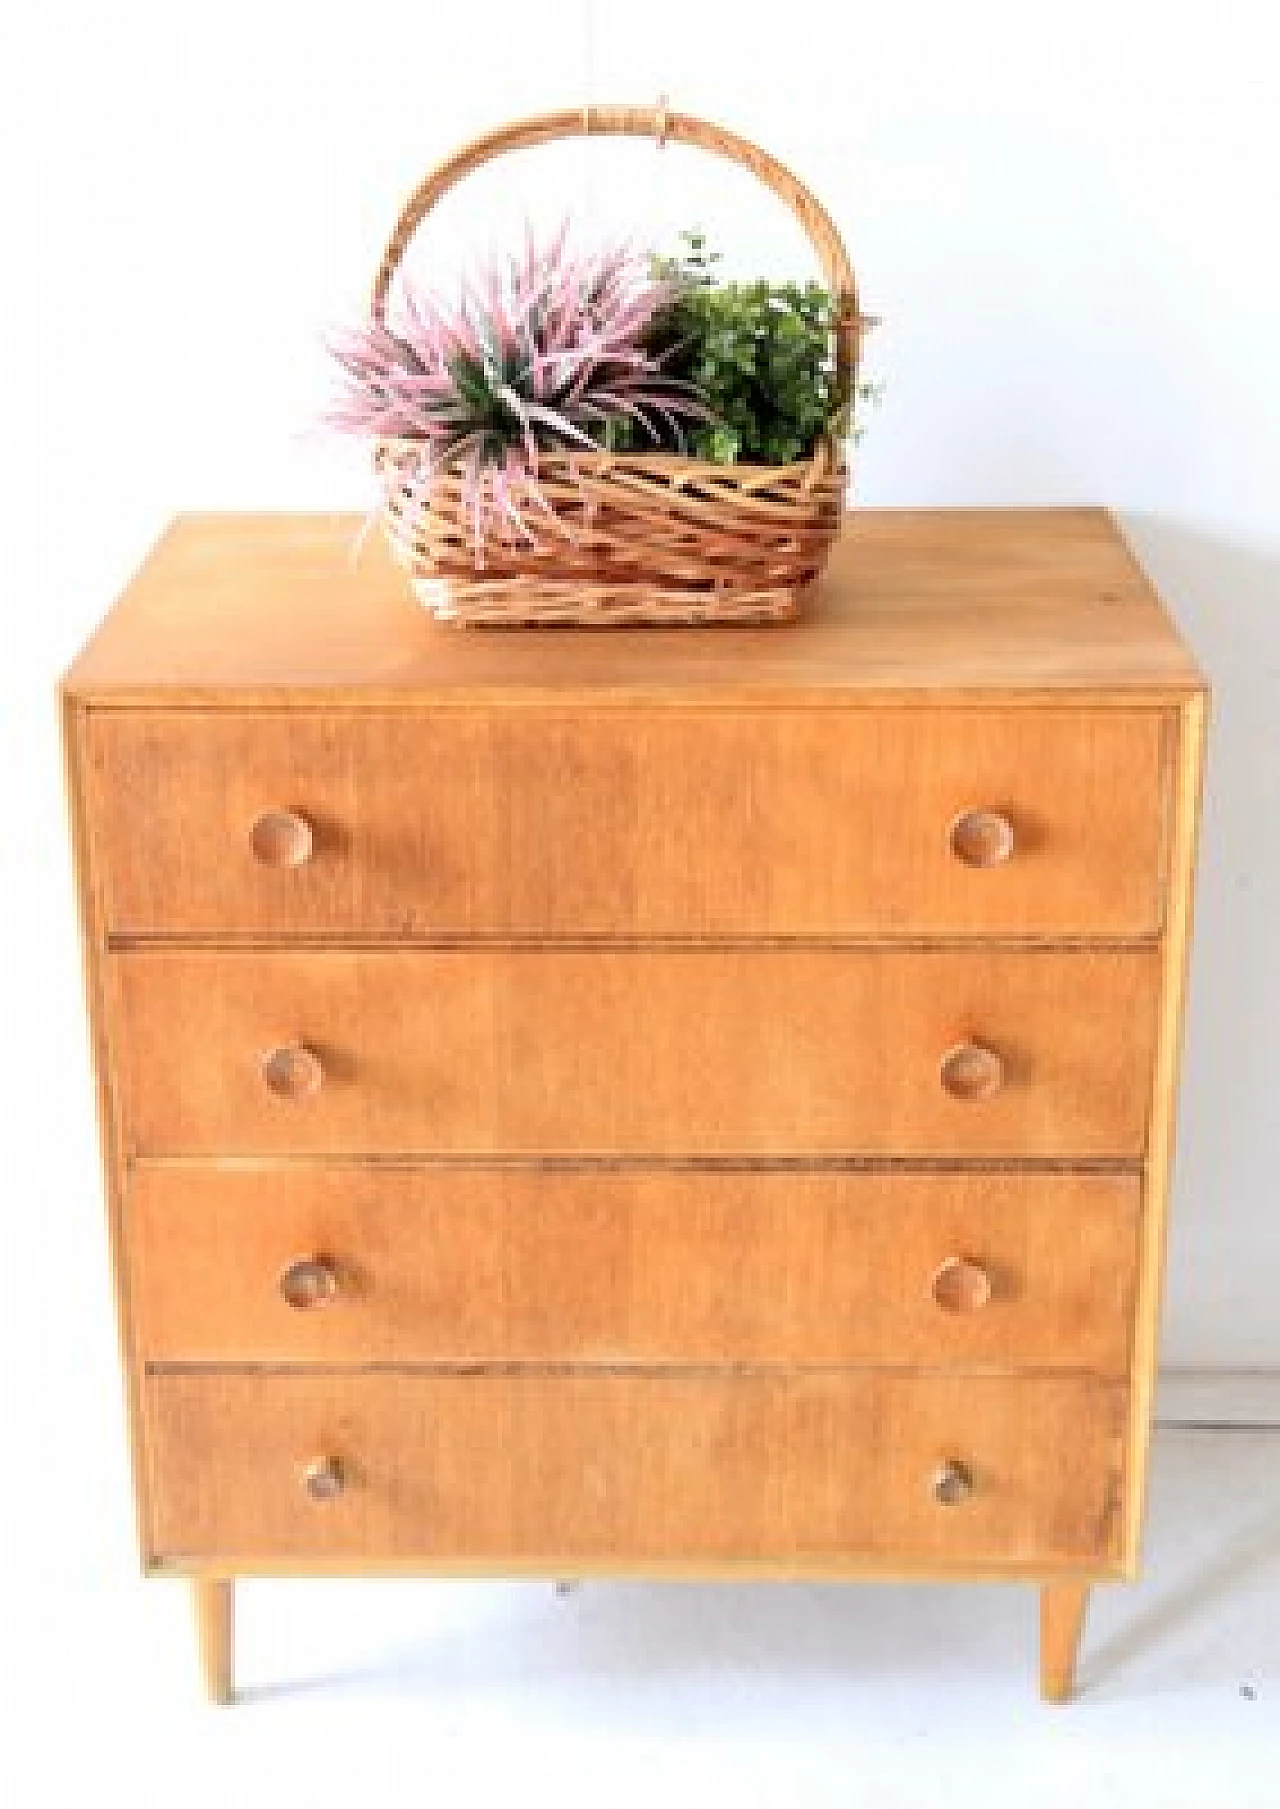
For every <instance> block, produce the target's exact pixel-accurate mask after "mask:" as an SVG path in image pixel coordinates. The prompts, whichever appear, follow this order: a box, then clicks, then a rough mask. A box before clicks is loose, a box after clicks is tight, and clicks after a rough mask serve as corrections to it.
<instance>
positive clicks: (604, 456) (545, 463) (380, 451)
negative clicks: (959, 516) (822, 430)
mask: <svg viewBox="0 0 1280 1809" xmlns="http://www.w3.org/2000/svg"><path fill="white" fill-rule="evenodd" d="M424 447H425V442H424V441H423V440H419V439H414V438H412V437H411V436H398V435H394V434H389V435H382V436H380V437H379V438H378V439H377V440H375V441H374V465H375V468H377V469H379V470H380V469H381V467H382V466H383V464H384V463H388V462H390V463H395V462H397V460H398V457H400V456H404V455H411V456H413V457H415V458H417V457H420V456H421V454H422V451H423V449H424ZM637 466H639V467H640V468H641V469H642V470H646V471H653V472H655V473H657V474H659V475H661V476H664V477H670V476H673V475H675V474H677V473H679V472H682V471H684V472H695V471H696V472H699V473H703V472H705V473H708V474H714V475H716V476H718V477H720V478H721V479H722V480H734V479H736V480H737V481H739V482H751V483H763V482H765V481H767V480H768V479H769V478H770V477H783V476H785V475H787V474H789V473H792V472H796V471H800V470H803V469H804V468H805V467H811V468H812V467H816V468H818V469H819V470H824V469H825V470H829V471H830V472H831V473H832V475H833V476H835V475H839V474H841V473H846V474H847V472H848V470H849V460H848V458H847V456H846V453H845V449H844V447H843V445H842V444H841V443H840V442H839V441H837V440H835V439H833V438H832V437H831V436H830V435H824V436H823V438H822V439H821V440H819V441H818V443H817V445H816V446H815V447H814V449H813V451H812V452H811V453H809V454H807V455H806V457H804V458H802V459H792V460H790V461H789V463H787V464H785V465H757V464H755V463H753V462H751V461H749V460H746V459H742V460H738V461H735V462H734V463H732V464H726V463H725V462H724V460H722V459H699V458H693V457H691V456H688V455H686V454H684V453H679V452H608V451H606V450H605V448H604V447H603V446H600V447H592V448H591V450H590V451H588V450H587V448H586V447H583V448H581V449H578V448H576V447H553V448H550V449H549V450H546V451H544V450H542V449H541V448H540V449H539V452H538V470H539V472H542V471H544V470H549V471H550V472H551V473H552V474H558V473H560V472H564V473H567V474H572V473H573V472H575V471H583V472H590V473H591V474H592V475H593V476H597V475H598V476H603V475H605V474H606V473H608V472H609V471H613V470H616V469H619V468H624V469H634V468H635V467H637ZM459 472H460V467H459V466H458V465H457V464H456V463H455V462H454V460H452V459H446V460H445V461H444V462H443V464H441V465H439V466H437V468H436V471H435V473H434V475H435V476H437V477H445V476H456V475H458V474H459Z"/></svg>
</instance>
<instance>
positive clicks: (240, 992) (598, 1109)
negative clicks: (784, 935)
mask: <svg viewBox="0 0 1280 1809" xmlns="http://www.w3.org/2000/svg"><path fill="white" fill-rule="evenodd" d="M109 969H110V974H109V978H110V984H111V988H112V991H113V993H114V997H115V1005H116V1010H115V1020H116V1023H117V1025H118V1031H119V1034H118V1038H117V1041H116V1056H117V1061H118V1063H119V1069H120V1082H121V1098H122V1103H123V1120H124V1134H125V1142H126V1147H127V1148H128V1149H129V1150H131V1151H132V1152H134V1153H139V1154H216V1153H266V1152H287V1153H324V1152H370V1153H378V1152H382V1153H396V1152H426V1153H442V1154H486V1153H491V1152H496V1153H502V1154H509V1155H541V1154H556V1153H567V1154H605V1155H610V1154H620V1155H645V1154H652V1155H670V1156H681V1155H700V1154H705V1155H777V1156H803V1155H827V1154H830V1155H838V1154H885V1155H960V1156H963V1155H973V1156H978V1155H986V1156H996V1155H1010V1156H1019V1155H1022V1156H1037V1155H1040V1156H1060V1157H1070V1156H1113V1157H1134V1156H1137V1155H1138V1154H1140V1152H1141V1150H1142V1147H1143V1141H1144V1136H1145V1125H1146V1115H1147V1106H1148V1098H1149V1092H1150V1083H1151V1059H1152V1049H1153V1042H1154V1034H1155V1024H1156V1002H1157V995H1158V988H1159V978H1160V963H1159V950H1158V949H1157V948H1156V947H1155V946H1154V945H1144V946H1141V947H1133V948H1126V949H1092V950H1079V949H1076V950H1051V949H1026V948H1022V949H1010V948H993V947H986V946H971V947H960V948H947V949H912V948H903V949H886V948H883V947H881V948H859V949H843V950H842V949H813V948H802V949H798V948H784V947H776V946H775V947H769V948H755V949H737V950H735V949H691V948H690V949H605V948H597V949H593V950H581V949H565V948H561V949H555V948H541V949H537V948H503V949H492V950H478V949H452V950H425V949H417V950H405V949H390V948H387V949H361V950H345V951H343V950H274V951H269V950H260V949H257V950H234V949H233V950H227V949H220V950H186V951H175V950H169V949H164V950H162V949H156V948H150V949H129V950H122V951H117V952H116V953H115V954H114V955H112V956H111V957H110V958H109ZM968 1043H973V1044H975V1045H977V1044H980V1045H982V1046H983V1047H985V1048H987V1049H988V1050H989V1051H990V1055H989V1057H984V1056H982V1055H981V1054H977V1055H974V1056H973V1057H972V1059H969V1058H956V1057H955V1056H954V1054H952V1053H950V1052H953V1051H954V1050H955V1049H957V1048H963V1047H964V1046H966V1044H968Z"/></svg>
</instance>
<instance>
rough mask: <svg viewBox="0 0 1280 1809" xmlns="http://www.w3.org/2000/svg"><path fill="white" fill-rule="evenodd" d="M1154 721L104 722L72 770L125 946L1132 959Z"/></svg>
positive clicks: (250, 716) (1154, 879)
mask: <svg viewBox="0 0 1280 1809" xmlns="http://www.w3.org/2000/svg"><path fill="white" fill-rule="evenodd" d="M1164 724H1165V718H1164V717H1163V716H1162V715H1161V714H1160V713H1159V712H1158V711H1154V710H1151V711H1145V710H1111V709H1108V710H1088V709H1070V708H1058V709H1043V710H1040V709H1036V710H1029V709H1005V710H999V709H996V710H991V709H987V710H982V709H963V708H955V709H945V708H927V709H910V708H903V709H881V710H865V709H855V710H843V709H834V710H833V709H819V710H805V711H801V710H786V709H776V710H775V709H769V710H764V709H762V710H756V711H705V710H704V711H701V712H697V711H689V710H681V709H673V708H671V707H669V706H664V707H656V708H653V709H634V708H631V709H613V710H596V711H594V712H592V711H589V710H588V711H585V712H584V711H576V712H574V713H573V714H569V713H566V712H552V711H548V710H541V709H516V710H505V711H502V710H495V711H488V712H485V711H477V710H460V709H454V710H443V711H436V712H434V713H430V712H426V711H421V712H405V711H402V712H390V713H381V714H379V713H369V712H355V711H349V712H344V711H331V712H327V713H325V714H323V715H322V714H318V713H310V712H305V711H300V712H283V711H275V712H273V711H263V712H242V711H204V710H201V711H165V710H137V711H134V710H124V711H106V712H104V711H98V712H94V713H91V714H90V717H89V720H88V724H87V729H86V737H87V740H86V752H87V761H86V766H87V785H88V791H89V803H90V815H91V817H92V819H93V822H94V825H95V832H94V842H95V851H96V853H97V857H98V861H99V866H100V869H101V872H102V874H103V892H104V897H105V909H106V916H107V922H108V926H109V927H110V928H111V929H112V930H114V931H116V932H120V933H127V934H137V935H147V934H157V933H175V934H177V933H201V934H209V935H222V934H226V933H233V934H234V933H243V934H259V935H260V934H281V935H284V934H298V935H311V936H316V935H326V936H327V935H339V934H342V933H344V932H346V933H351V934H359V933H364V934H370V935H388V936H391V935H394V936H412V935H421V936H436V935H443V936H465V935H472V934H485V933H492V934H502V935H511V934H516V935H519V934H529V935H543V936H560V935H566V936H573V935H601V936H607V935H611V934H621V935H644V936H670V937H678V938H697V937H700V936H703V937H705V936H712V935H714V936H734V935H743V936H750V935H811V936H838V935H845V934H848V935H858V934H864V933H868V932H884V933H893V932H896V931H903V932H910V931H920V932H927V933H935V932H939V933H945V932H949V931H950V932H958V933H959V932H966V931H1008V932H1010V933H1017V934H1037V933H1045V934H1049V933H1058V934H1078V935H1082V936H1105V935H1136V934H1142V933H1148V932H1151V931H1153V930H1155V929H1156V928H1157V927H1158V925H1159V921H1160V914H1161V903H1160V894H1161V863H1162V838H1163V834H1164V827H1163V826H1164V801H1165V796H1166V791H1167V786H1166V780H1165V754H1164V744H1165V732H1164ZM975 811H985V812H989V813H990V812H996V813H1000V814H1002V815H1003V816H1004V817H1005V818H1006V819H1007V822H1008V825H1009V829H1010V831H1011V834H1012V844H1011V847H1006V846H1005V845H1004V843H1003V842H1002V841H1001V839H1000V835H999V832H998V831H996V833H995V835H994V839H993V838H992V836H991V835H990V834H989V835H988V836H987V838H986V839H984V838H983V836H982V835H981V834H979V833H975V832H974V828H973V825H972V823H971V822H970V823H969V825H968V827H967V828H966V829H964V830H961V831H959V832H957V834H956V835H955V836H954V838H953V835H952V826H953V824H955V823H956V820H957V819H958V818H960V817H962V816H963V815H964V813H971V812H975ZM281 813H293V814H294V815H295V816H296V817H298V818H299V819H301V825H300V826H299V825H295V826H294V829H293V833H292V836H291V835H290V832H289V825H288V824H287V823H281V822H279V821H278V820H277V819H278V818H279V816H280V814H281ZM980 827H981V826H980V825H979V828H980ZM988 827H989V828H990V826H988ZM1001 855H1007V858H999V857H1000V856H1001ZM984 861H987V862H989V863H990V864H987V865H983V864H982V863H983V862H984Z"/></svg>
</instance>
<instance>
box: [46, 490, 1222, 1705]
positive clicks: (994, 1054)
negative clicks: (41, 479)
mask: <svg viewBox="0 0 1280 1809" xmlns="http://www.w3.org/2000/svg"><path fill="white" fill-rule="evenodd" d="M356 525H357V524H356V523H355V522H354V521H353V520H352V519H350V518H344V517H287V516H279V517H267V516H262V517H254V516H226V517H188V518H183V519H181V520H179V521H178V522H177V523H176V524H175V525H174V526H173V527H172V528H171V529H170V531H169V532H168V533H167V535H166V536H165V538H164V539H163V541H162V542H161V543H160V545H159V547H158V548H157V550H156V551H155V553H154V554H153V556H152V558H151V559H150V561H149V562H148V563H147V565H146V566H145V567H144V568H143V570H142V572H141V573H140V575H139V576H138V578H137V579H136V580H135V581H134V583H133V584H132V585H131V586H130V588H129V590H128V592H127V593H126V595H125V596H124V598H123V599H122V600H121V601H120V603H118V604H117V606H116V608H115V609H114V610H113V611H112V613H111V615H110V616H109V617H108V619H107V621H106V622H105V623H104V625H103V627H102V628H101V629H100V630H99V632H98V633H97V635H96V636H95V637H94V639H93V640H92V641H91V643H90V644H89V646H88V648H87V649H86V650H85V652H84V653H83V654H82V655H81V656H80V658H79V660H78V661H77V662H76V664H75V665H74V666H73V668H72V670H71V672H70V674H69V675H68V677H67V680H66V682H65V686H64V698H63V702H64V719H65V733H66V747H67V755H68V769H69V784H70V796H71V803H72V814H73V825H74V835H75V843H76V850H77V856H78V867H79V875H80V888H81V901H82V908H83V922H84V932H85V947H86V951H87V965H88V978H89V999H90V1008H91V1016H92V1025H93V1039H94V1049H95V1059H96V1065H97V1074H98V1083H99V1096H100V1109H101V1129H102V1137H103V1144H104V1149H105V1158H106V1174H107V1188H108V1195H109V1202H110V1221H111V1232H112V1248H113V1260H114V1265H115V1281H116V1290H117V1299H118V1306H119V1315H120V1323H121V1329H122V1339H123V1345H124V1354H125V1361H126V1367H127V1373H128V1380H129V1397H130V1418H131V1424H132V1434H133V1445H134V1463H135V1475H136V1483H137V1498H138V1508H139V1524H140V1535H141V1543H142V1549H143V1553H144V1556H145V1562H146V1566H147V1568H148V1570H151V1571H155V1572H163V1573H170V1572H181V1573H187V1574H189V1575H191V1576H192V1577H193V1578H194V1580H195V1595H196V1603H197V1609H198V1624H199V1629H200V1633H201V1646H202V1651H203V1654H204V1661H205V1667H206V1672H207V1676H208V1680H209V1684H210V1687H211V1689H212V1690H213V1692H214V1693H215V1695H218V1696H222V1697H225V1696H226V1695H228V1694H229V1693H230V1688H231V1609H232V1586H233V1585H232V1579H233V1578H234V1577H235V1576H236V1575H237V1574H241V1573H245V1572H259V1571H265V1572H272V1571H315V1572H320V1571H340V1570H364V1569H372V1568H376V1567H379V1566H389V1567H406V1568H408V1567H413V1568H419V1569H423V1570H428V1571H430V1570H438V1571H442V1572H445V1571H448V1572H457V1571H462V1570H466V1571H475V1572H494V1573H536V1572H545V1573H546V1574H548V1575H550V1576H565V1575H576V1574H585V1573H593V1572H594V1573H600V1572H614V1571H617V1572H626V1571H630V1572H644V1573H650V1574H670V1575H692V1574H702V1573H706V1574H721V1575H745V1576H755V1575H767V1574H775V1575H777V1574H797V1575H798V1574H809V1575H829V1576H832V1577H873V1576H877V1575H893V1576H916V1575H918V1576H921V1577H929V1576H937V1577H961V1578H965V1577H972V1578H986V1579H991V1578H1008V1579H1018V1580H1022V1581H1025V1582H1028V1583H1033V1584H1035V1585H1037V1586H1038V1587H1039V1588H1040V1589H1041V1592H1042V1594H1041V1603H1042V1614H1041V1627H1042V1661H1041V1670H1042V1684H1043V1688H1044V1690H1045V1693H1046V1694H1047V1695H1049V1696H1051V1697H1055V1698H1057V1697H1061V1696H1063V1695H1065V1694H1066V1693H1068V1691H1069V1689H1070V1687H1071V1677H1072V1670H1073V1664H1074V1655H1075V1647H1076V1643H1077V1639H1078V1635H1079V1630H1080V1625H1081V1619H1082V1615H1083V1611H1084V1603H1085V1594H1086V1590H1087V1588H1088V1586H1089V1585H1090V1584H1091V1583H1093V1582H1098V1581H1102V1580H1104V1579H1108V1578H1119V1577H1125V1576H1130V1575H1132V1574H1133V1571H1134V1567H1135V1565H1136V1562H1137V1556H1138V1545H1139V1530H1140V1522H1141V1517H1142V1505H1143V1480H1144V1473H1145V1467H1146V1450H1147V1436H1148V1421H1149V1415H1150V1408H1151V1395H1152V1382H1153V1375H1154V1366H1155V1347H1156V1323H1157V1310H1158V1300H1159V1292H1160V1279H1161V1266H1162V1250H1163V1243H1164V1219H1165V1207H1166V1196H1167V1191H1168V1178H1169V1168H1170V1158H1171V1145H1172V1135H1173V1100H1174V1090H1175V1075H1176V1066H1177V1049H1178V1034H1179V1019H1180V1011H1181V999H1182V989H1183V970H1184V964H1185V959H1186V953H1187V942H1188V933H1189V919H1190V899H1191V884H1192V868H1193V860H1194V843H1195V834H1196V821H1197V814H1198V794H1199V780H1200V769H1201V757H1202V744H1203V721H1204V711H1205V693H1204V686H1203V682H1202V680H1201V678H1200V676H1199V674H1198V672H1197V670H1196V668H1195V666H1194V664H1193V662H1192V661H1191V659H1190V658H1189V656H1188V655H1187V653H1186V652H1185V650H1184V649H1183V647H1182V646H1181V644H1180V642H1179V641H1178V639H1177V637H1176V635H1175V633H1174V631H1173V629H1172V627H1171V626H1170V624H1169V622H1168V620H1167V619H1166V617H1165V616H1164V615H1163V613H1162V611H1161V609H1160V606H1159V604H1158V603H1157V601H1156V599H1155V597H1154V596H1153V594H1152V592H1151V590H1150V588H1149V586H1148V585H1147V583H1146V582H1145V580H1144V579H1143V577H1142V575H1141V573H1140V572H1139V570H1138V569H1137V567H1136V566H1135V564H1134V563H1133V561H1132V560H1131V558H1130V557H1129V555H1128V554H1127V552H1126V551H1125V549H1124V546H1123V544H1122V542H1121V541H1120V539H1119V538H1118V536H1117V534H1116V532H1115V530H1114V529H1113V527H1112V526H1111V524H1110V522H1109V520H1108V519H1107V517H1106V516H1105V515H1103V514H1102V513H1100V512H1097V511H1090V510H1082V511H1023V512H1009V513H1004V512H1001V513H986V512H983V513H971V512H955V513H898V512H892V513H883V514H877V513H863V514H860V515H857V516H855V518H854V521H853V525H852V526H851V527H850V528H849V530H848V531H847V533H846V536H845V538H844V540H843V542H842V544H841V546H840V548H839V549H838V551H837V555H836V558H835V560H834V561H833V564H832V567H831V570H830V572H829V574H828V576H827V577H826V579H825V580H824V581H823V583H822V585H821V587H820V590H819V592H818V594H817V595H816V597H815V598H814V600H813V603H812V606H811V609H810V612H809V614H808V616H807V617H806V618H805V619H804V620H802V621H801V622H799V623H798V624H796V625H794V626H788V627H785V628H767V629H755V630H743V629H737V630H727V629H716V630H701V631H697V630H686V629H678V630H667V631H653V630H622V631H611V632H608V633H603V634H591V633H588V632H584V631H572V630H571V631H567V632H566V631H543V632H523V633H515V634H501V633H497V634H494V633H490V634H484V633H463V632H459V631H457V630H453V629H450V628H447V627H441V626H438V625H436V624H435V623H433V622H432V621H431V620H430V619H429V618H428V616H427V615H426V614H425V613H424V612H422V611H421V610H420V609H419V608H418V607H417V606H416V605H415V604H414V603H413V602H412V601H411V599H410V598H409V596H408V594H407V592H406V588H405V586H404V583H403V580H402V578H401V577H400V576H399V574H398V573H396V572H395V571H394V570H393V569H392V568H391V566H390V564H389V563H388V561H387V560H386V558H385V555H383V554H382V552H381V551H380V550H379V549H376V548H373V547H369V548H367V549H366V551H365V553H364V555H363V557H362V559H361V562H360V563H359V565H358V566H353V564H352V562H351V557H350V546H351V542H352V539H353V536H354V534H355V530H356Z"/></svg>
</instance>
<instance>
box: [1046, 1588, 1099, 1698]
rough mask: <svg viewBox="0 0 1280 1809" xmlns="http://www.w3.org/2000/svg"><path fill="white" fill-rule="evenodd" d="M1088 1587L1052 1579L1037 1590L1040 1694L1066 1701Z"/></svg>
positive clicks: (1072, 1689)
mask: <svg viewBox="0 0 1280 1809" xmlns="http://www.w3.org/2000/svg"><path fill="white" fill-rule="evenodd" d="M1088 1605H1089V1591H1088V1589H1087V1588H1086V1587H1085V1586H1084V1585H1083V1584H1079V1583H1054V1584H1050V1585H1049V1587H1048V1588H1046V1589H1042V1590H1041V1591H1040V1694H1041V1695H1042V1696H1043V1697H1044V1699H1045V1701H1046V1702H1069V1701H1070V1700H1071V1697H1072V1695H1073V1694H1074V1692H1075V1686H1076V1654H1077V1652H1078V1650H1079V1646H1080V1634H1081V1632H1082V1631H1083V1629H1084V1616H1085V1609H1086V1608H1087V1607H1088Z"/></svg>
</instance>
